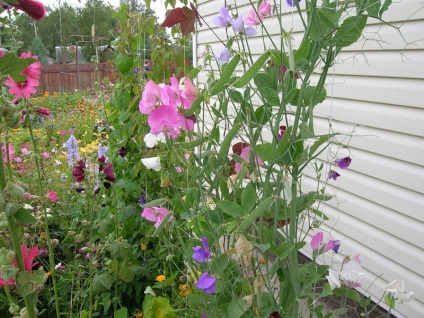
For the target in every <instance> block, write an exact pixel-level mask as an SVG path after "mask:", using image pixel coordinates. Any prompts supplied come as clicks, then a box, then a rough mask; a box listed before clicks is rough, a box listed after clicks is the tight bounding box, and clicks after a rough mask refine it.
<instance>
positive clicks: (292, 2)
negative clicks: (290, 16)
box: [286, 0, 300, 7]
mask: <svg viewBox="0 0 424 318" xmlns="http://www.w3.org/2000/svg"><path fill="white" fill-rule="evenodd" d="M295 1H297V2H298V3H299V2H300V0H286V3H287V5H288V6H290V7H295V6H296V2H295Z"/></svg>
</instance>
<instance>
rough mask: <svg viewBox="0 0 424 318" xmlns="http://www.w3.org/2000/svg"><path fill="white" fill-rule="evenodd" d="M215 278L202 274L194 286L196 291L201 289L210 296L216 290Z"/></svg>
mask: <svg viewBox="0 0 424 318" xmlns="http://www.w3.org/2000/svg"><path fill="white" fill-rule="evenodd" d="M215 282H216V278H215V277H212V276H209V273H208V272H206V273H203V274H202V276H201V277H200V279H199V281H198V282H197V283H196V284H195V285H196V287H197V288H198V289H202V290H204V291H205V293H207V294H210V293H213V292H214V291H215V290H216V286H215Z"/></svg>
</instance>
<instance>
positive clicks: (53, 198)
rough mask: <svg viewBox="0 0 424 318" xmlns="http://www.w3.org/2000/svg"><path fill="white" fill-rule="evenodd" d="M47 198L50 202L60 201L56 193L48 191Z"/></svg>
mask: <svg viewBox="0 0 424 318" xmlns="http://www.w3.org/2000/svg"><path fill="white" fill-rule="evenodd" d="M47 196H48V198H49V201H50V202H56V201H57V199H58V197H57V193H56V192H54V191H47Z"/></svg>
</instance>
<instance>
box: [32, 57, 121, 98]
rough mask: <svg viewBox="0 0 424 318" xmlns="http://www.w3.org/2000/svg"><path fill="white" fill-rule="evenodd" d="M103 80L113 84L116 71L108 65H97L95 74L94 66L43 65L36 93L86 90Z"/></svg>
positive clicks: (116, 74) (116, 76)
mask: <svg viewBox="0 0 424 318" xmlns="http://www.w3.org/2000/svg"><path fill="white" fill-rule="evenodd" d="M104 78H108V79H109V82H110V83H113V84H115V82H116V79H117V78H118V71H117V70H116V68H115V67H114V66H112V65H111V64H109V63H100V64H98V70H97V72H96V69H95V65H94V64H79V65H77V64H45V65H42V66H41V76H40V80H39V81H40V85H39V87H38V89H37V91H38V93H40V94H42V93H44V92H49V93H53V92H74V91H75V90H76V89H77V90H87V89H90V88H92V87H93V85H94V83H95V82H99V81H100V82H103V79H104Z"/></svg>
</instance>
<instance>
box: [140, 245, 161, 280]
mask: <svg viewBox="0 0 424 318" xmlns="http://www.w3.org/2000/svg"><path fill="white" fill-rule="evenodd" d="M140 248H141V249H142V250H143V251H145V250H146V248H147V246H146V244H144V243H141V244H140ZM156 279H157V278H156Z"/></svg>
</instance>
